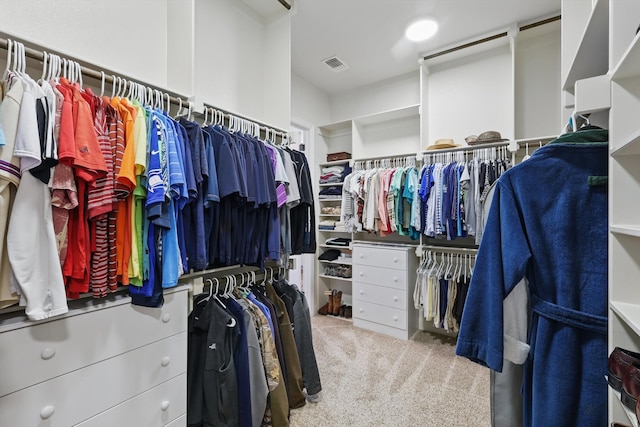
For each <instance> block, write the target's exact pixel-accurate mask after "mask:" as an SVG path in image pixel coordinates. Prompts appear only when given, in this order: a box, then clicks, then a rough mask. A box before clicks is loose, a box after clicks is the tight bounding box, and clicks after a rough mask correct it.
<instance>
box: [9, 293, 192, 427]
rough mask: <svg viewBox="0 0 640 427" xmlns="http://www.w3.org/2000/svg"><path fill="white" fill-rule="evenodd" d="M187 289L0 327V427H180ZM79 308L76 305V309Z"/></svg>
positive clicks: (98, 304) (118, 300) (184, 401)
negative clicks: (150, 304)
mask: <svg viewBox="0 0 640 427" xmlns="http://www.w3.org/2000/svg"><path fill="white" fill-rule="evenodd" d="M188 290H189V287H188V286H180V287H176V288H173V289H167V290H165V304H164V306H163V307H162V308H161V309H154V308H145V307H138V306H133V305H131V303H130V301H131V299H130V298H129V297H127V296H125V295H120V296H117V295H116V296H112V297H110V299H109V300H108V301H100V300H98V301H92V302H88V303H85V305H84V306H80V307H78V308H72V307H74V306H75V304H71V307H70V310H69V313H67V314H66V315H64V316H59V317H55V318H52V319H51V320H47V321H42V322H31V321H28V320H24V319H21V318H17V319H16V318H7V317H5V318H3V319H1V322H0V426H15V427H31V426H34V427H35V426H38V427H54V426H60V427H69V426H76V425H78V426H83V427H88V426H91V427H98V426H100V427H115V426H122V427H126V426H145V427H152V426H166V425H170V426H172V427H178V426H183V427H184V426H186V416H185V414H186V405H187V398H186V390H187V386H186V371H187V317H188V309H189V308H188V304H189V302H188V300H189V295H188V294H189V293H188ZM78 305H80V304H78Z"/></svg>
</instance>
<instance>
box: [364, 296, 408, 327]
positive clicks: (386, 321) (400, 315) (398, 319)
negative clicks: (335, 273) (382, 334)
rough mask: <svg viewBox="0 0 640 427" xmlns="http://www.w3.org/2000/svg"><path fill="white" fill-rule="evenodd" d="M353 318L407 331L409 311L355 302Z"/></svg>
mask: <svg viewBox="0 0 640 427" xmlns="http://www.w3.org/2000/svg"><path fill="white" fill-rule="evenodd" d="M353 317H355V318H358V319H363V320H368V321H370V322H376V323H380V324H382V325H386V326H391V327H392V328H397V329H402V330H406V329H407V311H406V310H400V309H398V308H393V307H386V306H384V305H378V304H373V303H370V302H365V301H358V300H354V301H353Z"/></svg>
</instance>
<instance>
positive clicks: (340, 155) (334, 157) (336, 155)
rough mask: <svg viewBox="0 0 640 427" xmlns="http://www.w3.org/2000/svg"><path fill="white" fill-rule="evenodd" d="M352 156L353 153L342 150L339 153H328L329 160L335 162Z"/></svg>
mask: <svg viewBox="0 0 640 427" xmlns="http://www.w3.org/2000/svg"><path fill="white" fill-rule="evenodd" d="M350 158H351V153H347V152H344V151H341V152H339V153H329V154H327V162H335V161H336V160H349V159H350Z"/></svg>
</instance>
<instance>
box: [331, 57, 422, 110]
mask: <svg viewBox="0 0 640 427" xmlns="http://www.w3.org/2000/svg"><path fill="white" fill-rule="evenodd" d="M347 72H348V71H347ZM419 103H420V74H419V68H418V61H417V59H416V70H415V72H411V73H408V74H404V75H401V76H398V77H395V78H393V79H388V80H383V81H381V82H378V83H375V84H372V85H368V86H364V87H360V88H357V89H354V90H352V91H349V92H345V93H341V94H337V95H333V96H332V97H331V122H339V121H342V120H349V119H353V118H356V117H361V116H366V115H369V114H375V113H380V112H383V111H388V110H394V109H396V108H402V107H406V106H409V105H417V104H419Z"/></svg>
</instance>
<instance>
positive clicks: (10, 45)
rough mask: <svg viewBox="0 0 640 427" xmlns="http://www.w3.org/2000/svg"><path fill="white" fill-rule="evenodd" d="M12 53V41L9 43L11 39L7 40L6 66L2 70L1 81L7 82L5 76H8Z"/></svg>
mask: <svg viewBox="0 0 640 427" xmlns="http://www.w3.org/2000/svg"><path fill="white" fill-rule="evenodd" d="M12 51H13V41H11V39H7V65H6V66H5V68H4V73H2V81H6V80H7V75H8V74H9V69H10V68H11V53H12Z"/></svg>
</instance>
